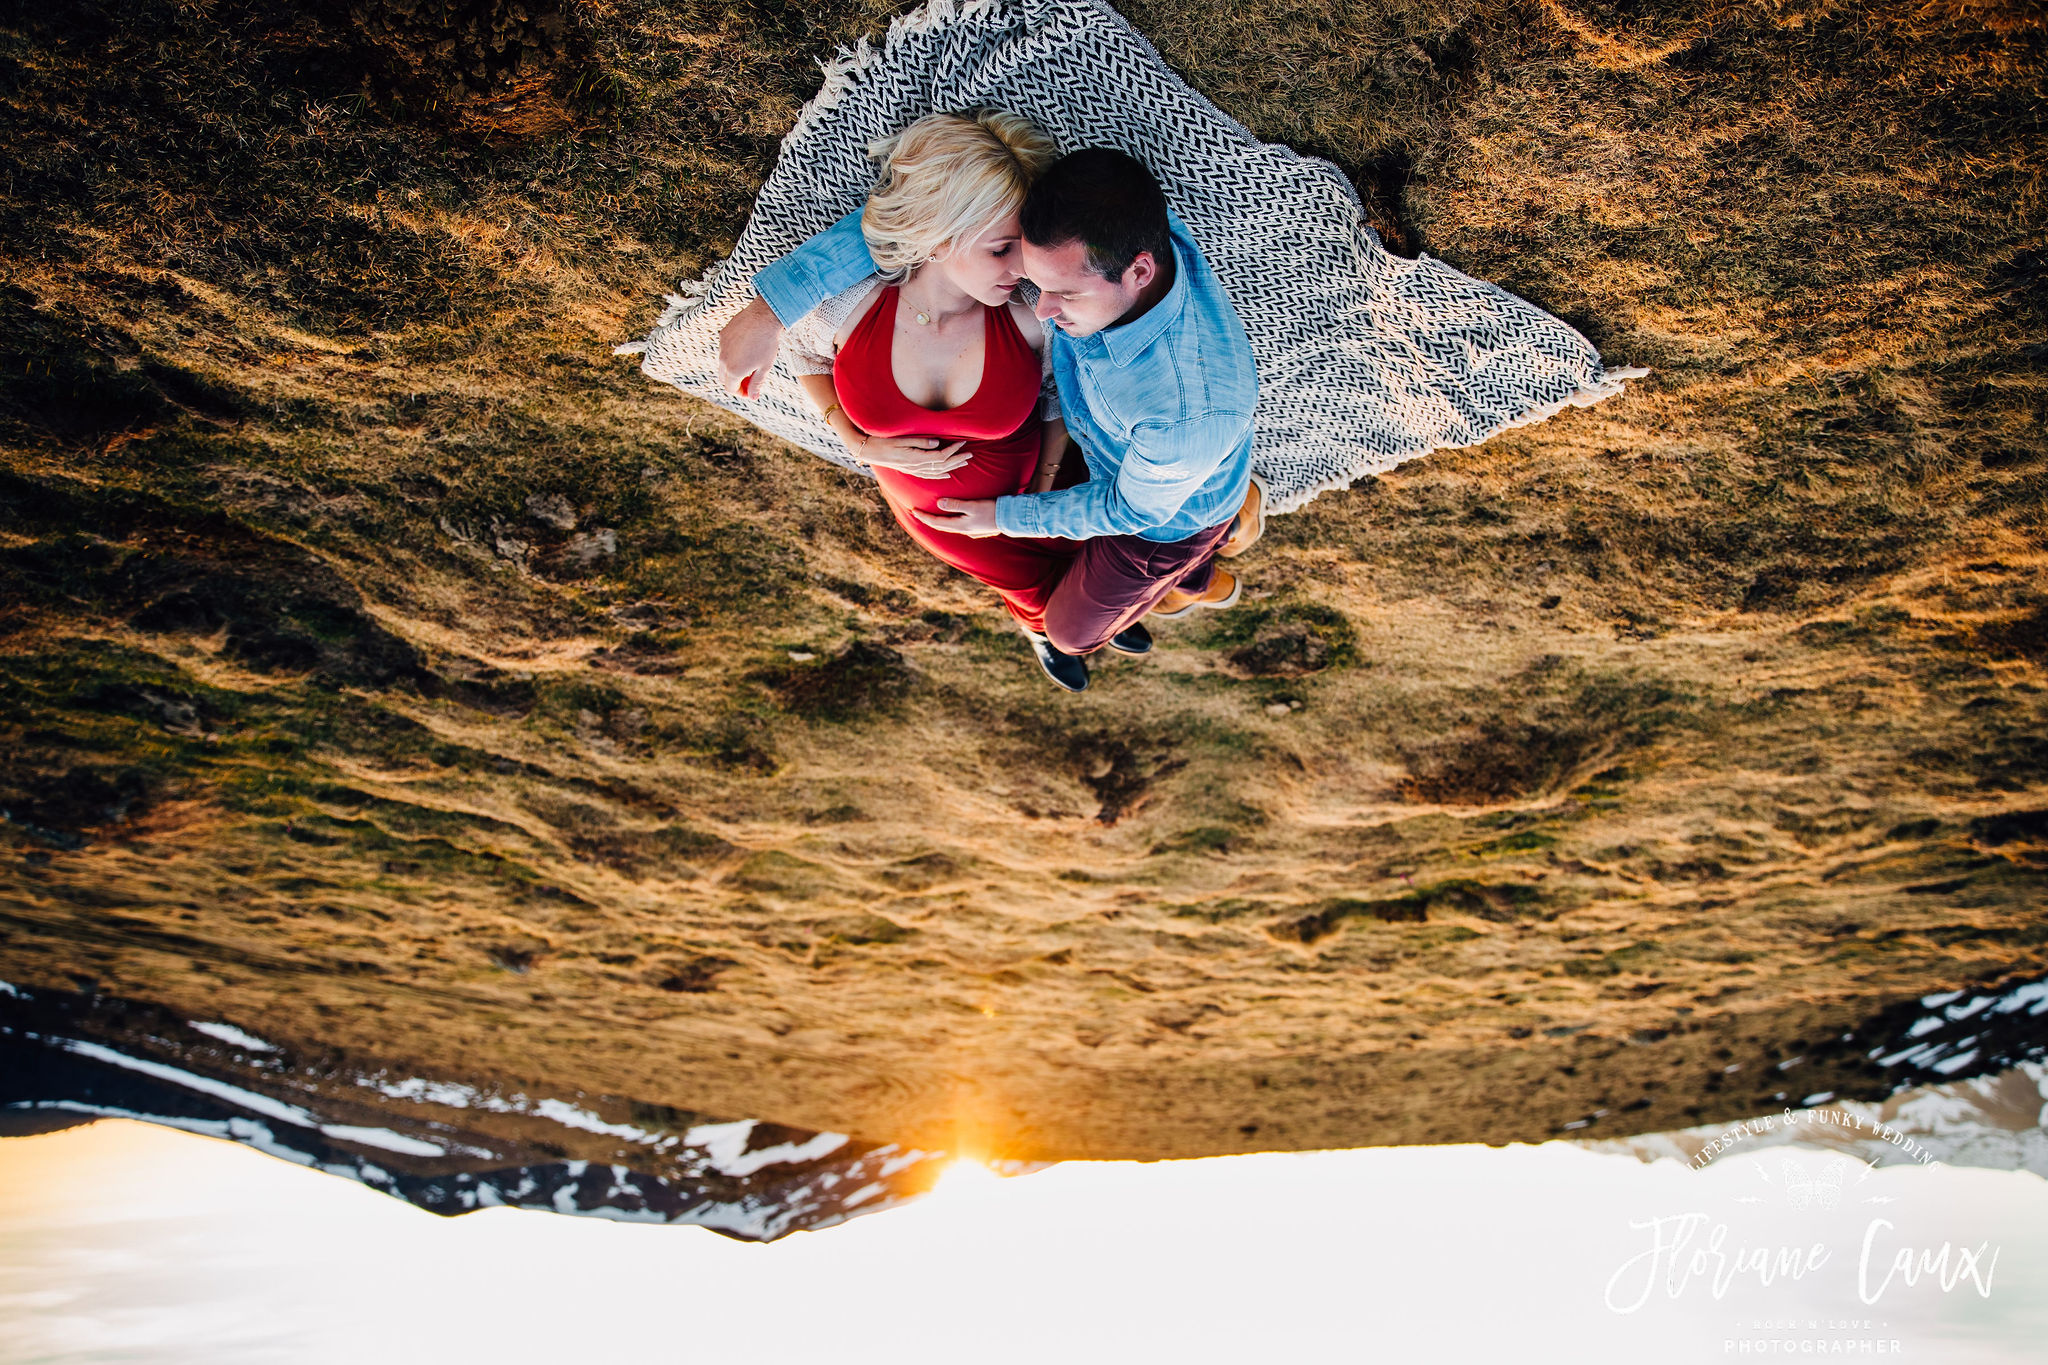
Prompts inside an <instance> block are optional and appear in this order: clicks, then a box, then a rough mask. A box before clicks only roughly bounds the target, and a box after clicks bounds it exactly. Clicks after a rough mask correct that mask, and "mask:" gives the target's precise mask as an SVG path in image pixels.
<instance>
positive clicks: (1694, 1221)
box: [1606, 1213, 1999, 1313]
mask: <svg viewBox="0 0 2048 1365" xmlns="http://www.w3.org/2000/svg"><path fill="white" fill-rule="evenodd" d="M1629 1228H1630V1230H1631V1231H1638V1232H1648V1233H1649V1234H1650V1244H1649V1246H1647V1247H1645V1248H1644V1249H1643V1250H1642V1251H1640V1252H1638V1253H1637V1254H1636V1255H1634V1256H1631V1257H1630V1258H1629V1259H1628V1260H1626V1261H1624V1262H1622V1264H1621V1265H1620V1266H1619V1267H1618V1268H1617V1269H1616V1270H1615V1272H1614V1273H1613V1274H1612V1275H1611V1276H1609V1277H1608V1280H1607V1291H1606V1301H1607V1306H1608V1307H1609V1308H1610V1309H1612V1310H1613V1311H1614V1312H1617V1313H1633V1312H1635V1311H1636V1310H1637V1309H1638V1308H1641V1307H1642V1306H1643V1305H1644V1304H1646V1303H1648V1302H1649V1301H1650V1298H1651V1296H1652V1295H1653V1294H1655V1293H1656V1292H1657V1290H1658V1288H1659V1286H1661V1287H1662V1288H1663V1290H1664V1293H1665V1295H1666V1297H1668V1298H1673V1299H1676V1298H1678V1297H1679V1296H1681V1295H1682V1294H1684V1293H1685V1292H1686V1291H1687V1290H1688V1289H1689V1288H1691V1287H1693V1286H1694V1285H1695V1284H1704V1285H1705V1286H1707V1288H1708V1290H1709V1292H1710V1293H1711V1294H1712V1295H1713V1297H1714V1298H1716V1299H1719V1298H1721V1297H1722V1296H1723V1295H1725V1294H1726V1293H1727V1292H1728V1289H1729V1286H1730V1285H1732V1284H1734V1283H1735V1282H1736V1281H1737V1280H1738V1279H1743V1280H1754V1281H1755V1282H1756V1283H1757V1284H1758V1285H1759V1286H1768V1285H1771V1284H1775V1283H1777V1282H1778V1281H1779V1280H1786V1279H1790V1280H1801V1279H1804V1278H1806V1277H1807V1276H1808V1275H1811V1274H1813V1273H1815V1272H1816V1271H1818V1270H1820V1269H1821V1268H1822V1267H1823V1266H1825V1265H1827V1264H1828V1262H1829V1261H1830V1260H1831V1259H1832V1257H1833V1255H1834V1253H1833V1250H1832V1249H1831V1248H1830V1247H1829V1246H1828V1245H1827V1244H1826V1243H1824V1242H1813V1243H1809V1244H1807V1245H1805V1246H1782V1245H1781V1246H1741V1245H1736V1246H1730V1245H1729V1244H1728V1237H1729V1228H1728V1225H1727V1224H1726V1223H1722V1222H1716V1221H1714V1220H1713V1219H1712V1218H1710V1217H1709V1216H1708V1215H1707V1214H1704V1213H1679V1214H1671V1215H1668V1216H1666V1217H1663V1218H1652V1219H1649V1220H1648V1221H1646V1222H1633V1221H1632V1222H1630V1223H1629ZM1891 1228H1892V1223H1891V1220H1889V1219H1886V1218H1873V1219H1871V1220H1870V1222H1869V1224H1868V1225H1867V1226H1866V1227H1865V1228H1864V1231H1863V1238H1862V1241H1861V1243H1860V1245H1859V1246H1858V1248H1857V1258H1856V1295H1857V1297H1858V1298H1859V1299H1861V1300H1862V1301H1863V1302H1864V1303H1865V1304H1874V1303H1876V1302H1877V1301H1878V1300H1879V1299H1881V1298H1883V1297H1884V1294H1885V1292H1886V1291H1887V1290H1889V1289H1891V1288H1893V1287H1894V1286H1895V1285H1900V1284H1904V1285H1907V1286H1914V1285H1918V1284H1919V1283H1920V1282H1921V1281H1922V1280H1926V1281H1928V1282H1929V1283H1931V1284H1935V1285H1938V1286H1940V1288H1941V1290H1942V1292H1943V1293H1947V1292H1948V1291H1950V1290H1952V1289H1954V1288H1956V1287H1957V1286H1958V1285H1960V1284H1962V1283H1963V1282H1964V1281H1966V1280H1967V1281H1968V1282H1969V1283H1970V1284H1972V1285H1974V1286H1975V1287H1976V1290H1977V1292H1978V1294H1980V1295H1982V1296H1983V1297H1985V1298H1989V1297H1991V1282H1992V1277H1993V1276H1994V1275H1995V1274H1996V1273H1997V1270H1998V1252H1999V1248H1997V1247H1990V1246H1987V1245H1986V1244H1985V1243H1981V1242H1980V1243H1978V1244H1977V1245H1976V1246H1975V1247H1966V1246H1956V1245H1954V1244H1952V1243H1949V1242H1943V1243H1942V1244H1941V1245H1940V1246H1939V1247H1938V1248H1928V1249H1916V1248H1914V1247H1910V1246H1900V1247H1897V1248H1896V1249H1893V1248H1890V1247H1888V1246H1886V1245H1885V1242H1886V1238H1885V1234H1886V1233H1887V1232H1889V1231H1890V1230H1891ZM1987 1253H1988V1255H1987Z"/></svg>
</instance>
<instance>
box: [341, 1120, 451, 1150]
mask: <svg viewBox="0 0 2048 1365" xmlns="http://www.w3.org/2000/svg"><path fill="white" fill-rule="evenodd" d="M320 1131H321V1132H322V1133H323V1134H325V1135H326V1136H328V1137H331V1138H333V1139H335V1140H336V1141H337V1142H353V1143H355V1144H357V1145H358V1146H361V1147H381V1148H383V1149H384V1150H385V1151H387V1152H397V1153H399V1154H400V1155H401V1156H446V1155H448V1152H447V1149H446V1148H443V1147H437V1146H435V1145H434V1144H433V1143H431V1142H422V1141H420V1140H419V1139H418V1138H409V1137H406V1136H405V1135H404V1134H403V1133H394V1132H392V1131H391V1130H390V1129H389V1128H358V1127H356V1126H355V1125H354V1124H348V1123H329V1124H324V1125H322V1127H321V1129H320Z"/></svg>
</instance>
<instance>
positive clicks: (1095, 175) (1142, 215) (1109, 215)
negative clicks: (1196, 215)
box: [1019, 147, 1173, 280]
mask: <svg viewBox="0 0 2048 1365" xmlns="http://www.w3.org/2000/svg"><path fill="white" fill-rule="evenodd" d="M1019 217H1020V218H1021V220H1022V222H1023V226H1024V240H1025V241H1027V242H1029V243H1031V245H1033V246H1036V247H1059V246H1065V245H1066V244H1067V243H1068V242H1075V241H1078V242H1084V243H1086V244H1087V247H1088V268H1089V269H1090V270H1092V271H1094V272H1095V273H1096V274H1098V275H1100V276H1102V277H1103V278H1104V279H1106V280H1119V279H1122V278H1123V274H1124V272H1125V271H1126V270H1129V269H1130V268H1131V262H1132V261H1135V260H1136V259H1138V253H1139V252H1141V251H1149V252H1151V253H1152V259H1153V260H1155V261H1157V262H1158V263H1159V265H1160V268H1161V269H1164V270H1172V269H1173V237H1172V234H1171V233H1169V232H1168V231H1167V227H1166V195H1165V194H1164V193H1162V192H1161V190H1160V188H1159V182H1158V181H1157V180H1154V179H1153V178H1152V172H1151V171H1149V170H1146V169H1145V163H1144V162H1142V161H1140V160H1138V159H1137V158H1136V157H1134V156H1129V155H1127V154H1125V153H1123V152H1120V151H1118V150H1116V149H1115V148H1114V147H1084V148H1082V149H1081V150H1080V151H1078V152H1070V153H1068V154H1067V155H1066V156H1063V157H1061V158H1060V159H1059V160H1058V161H1055V162H1053V163H1052V165H1051V166H1049V167H1047V168H1046V171H1045V174H1043V175H1041V176H1039V177H1038V179H1037V181H1036V182H1035V183H1033V185H1032V186H1031V192H1030V193H1029V194H1027V195H1025V196H1024V208H1023V211H1022V212H1021V213H1020V214H1019Z"/></svg>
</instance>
